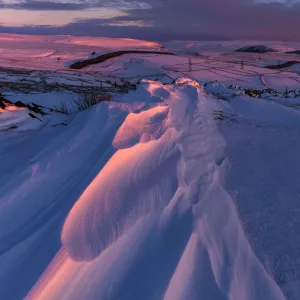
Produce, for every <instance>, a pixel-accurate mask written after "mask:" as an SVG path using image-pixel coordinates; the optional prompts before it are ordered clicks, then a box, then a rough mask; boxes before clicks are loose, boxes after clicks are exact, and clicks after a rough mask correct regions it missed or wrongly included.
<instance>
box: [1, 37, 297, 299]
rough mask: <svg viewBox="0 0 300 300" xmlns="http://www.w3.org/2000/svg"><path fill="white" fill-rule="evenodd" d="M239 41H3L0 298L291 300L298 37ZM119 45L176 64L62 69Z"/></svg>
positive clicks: (127, 62)
mask: <svg viewBox="0 0 300 300" xmlns="http://www.w3.org/2000/svg"><path fill="white" fill-rule="evenodd" d="M248 45H256V43H254V42H246V41H245V42H186V43H184V42H178V41H173V42H169V43H166V44H165V45H163V46H165V48H163V47H161V46H160V45H158V44H157V43H152V42H147V41H137V40H129V39H125V40H124V39H109V38H87V37H84V38H80V37H70V36H47V37H42V36H39V37H33V36H32V37H30V36H17V35H1V36H0V48H1V50H0V51H1V59H0V93H1V94H2V96H3V97H2V96H1V97H0V180H1V185H0V299H24V298H26V299H34V300H35V299H49V300H50V299H51V300H52V299H66V300H69V299H70V300H81V299H87V300H90V299H91V300H94V299H103V300H114V299H123V300H133V299H149V300H156V299H170V300H176V299H178V300H179V299H180V300H186V299H195V300H196V299H207V300H219V299H220V300H223V299H233V300H244V299H245V300H256V299H257V300H268V299H270V300H273V299H291V300H297V299H300V272H299V270H300V263H299V262H300V253H299V251H298V249H299V247H300V232H299V228H300V217H299V216H300V215H299V213H300V202H299V199H300V198H299V197H300V191H299V182H298V178H299V176H298V175H299V172H300V164H299V163H298V161H299V160H298V159H297V156H298V152H299V149H300V144H299V141H300V111H299V108H300V72H299V68H297V67H296V66H297V65H294V66H293V67H288V68H286V69H269V68H265V67H266V66H269V65H276V64H278V61H280V62H287V61H297V60H299V61H300V56H299V55H298V56H297V55H296V54H287V53H286V52H288V51H293V50H297V49H300V44H299V45H298V44H295V43H293V44H291V43H287V44H283V43H275V42H274V43H267V44H266V46H267V47H272V48H274V49H276V51H277V52H271V53H264V54H261V53H244V52H234V50H237V49H239V48H241V47H244V46H248ZM124 49H126V50H143V49H144V50H145V51H147V50H149V49H155V50H158V51H166V50H169V51H170V52H172V53H175V54H177V55H175V56H173V55H160V54H126V55H122V56H120V57H115V58H111V59H108V60H106V61H104V62H102V63H100V64H94V65H89V66H87V67H85V68H83V69H80V70H72V69H69V68H68V67H67V66H68V65H69V64H68V62H69V61H76V60H82V59H84V58H88V57H90V56H91V55H92V53H93V52H95V53H96V55H101V54H105V53H109V52H110V51H111V52H113V51H118V50H124ZM196 53H197V55H196ZM93 55H95V54H93ZM58 57H59V59H58ZM91 93H94V94H95V93H96V94H97V95H101V97H105V95H109V96H110V97H109V98H108V99H109V100H110V101H106V100H105V99H106V98H103V99H104V101H102V102H101V103H98V104H97V105H93V106H91V107H89V108H87V109H84V110H81V109H76V107H77V106H78V104H76V103H78V102H77V101H78V99H81V98H80V97H83V95H87V94H91ZM103 95H104V96H103ZM76 105H77V106H76ZM62 106H63V107H66V109H67V110H69V111H71V113H64V111H62V109H61V110H60V109H59V108H60V107H62Z"/></svg>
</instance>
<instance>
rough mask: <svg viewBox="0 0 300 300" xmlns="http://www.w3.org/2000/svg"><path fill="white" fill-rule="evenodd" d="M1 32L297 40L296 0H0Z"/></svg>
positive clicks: (299, 6)
mask: <svg viewBox="0 0 300 300" xmlns="http://www.w3.org/2000/svg"><path fill="white" fill-rule="evenodd" d="M0 32H7V33H23V34H71V35H84V36H111V37H127V38H142V39H150V40H156V41H161V40H217V39H219V40H220V39H222V40H232V39H256V40H257V39H262V40H263V39H264V40H283V41H300V0H144V1H139V0H51V1H45V0H0Z"/></svg>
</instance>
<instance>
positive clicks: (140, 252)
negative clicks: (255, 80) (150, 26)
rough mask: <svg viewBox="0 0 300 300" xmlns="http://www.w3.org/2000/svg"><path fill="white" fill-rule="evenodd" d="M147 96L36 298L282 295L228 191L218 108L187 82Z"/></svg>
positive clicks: (149, 85) (155, 87)
mask: <svg viewBox="0 0 300 300" xmlns="http://www.w3.org/2000/svg"><path fill="white" fill-rule="evenodd" d="M141 94H142V95H144V97H145V95H147V98H146V99H145V98H144V99H143V100H144V101H145V102H146V103H148V105H147V106H145V107H144V108H143V109H142V110H139V111H135V112H132V113H129V114H128V116H127V117H126V119H125V121H124V122H123V123H122V125H121V126H120V128H119V129H118V131H117V133H116V135H115V137H114V140H113V142H112V144H113V146H114V148H116V149H117V151H116V152H115V153H114V155H113V156H112V157H111V158H110V159H109V160H108V162H107V163H106V165H105V166H104V167H103V169H102V170H101V171H100V172H99V173H98V175H97V176H96V177H95V178H94V179H93V181H92V182H91V184H90V185H89V186H88V187H87V188H86V189H85V191H84V192H83V194H82V195H81V196H80V198H79V199H78V201H77V202H76V203H75V205H74V206H73V207H72V209H71V211H70V213H69V215H68V217H67V219H66V221H65V223H64V226H63V230H62V234H61V240H62V248H61V250H60V251H59V253H58V254H57V256H56V257H55V258H54V260H53V261H52V263H51V264H50V266H49V267H48V269H47V271H46V272H45V273H44V274H43V275H42V277H41V278H40V280H39V282H38V283H37V284H36V286H35V287H34V288H33V290H32V291H31V292H30V293H29V295H28V299H172V300H174V299H216V300H217V299H249V300H250V299H251V300H252V299H272V300H273V299H283V295H282V293H281V291H280V289H279V288H278V287H277V285H276V284H275V282H274V281H273V280H272V279H271V278H270V277H269V275H268V274H267V272H266V271H265V269H264V268H263V266H262V265H261V264H260V262H259V261H258V260H257V258H256V257H255V255H254V254H253V252H252V250H251V247H250V245H249V243H248V241H247V239H246V238H245V236H244V233H243V230H242V228H241V225H240V222H239V218H238V215H237V213H236V210H235V206H234V204H233V202H232V199H231V198H230V197H229V195H228V194H227V192H226V191H225V190H224V188H223V187H222V174H223V173H222V171H223V169H224V168H225V167H226V165H227V162H226V159H225V157H224V153H223V150H224V146H225V142H224V139H223V138H222V136H221V135H220V134H219V132H218V129H217V126H216V123H215V120H214V118H213V115H212V113H213V111H214V109H217V106H216V104H214V102H212V101H210V100H209V99H208V98H206V96H205V95H204V94H203V92H202V90H201V87H200V86H199V85H198V84H197V83H196V82H194V81H190V80H187V79H180V80H177V82H176V84H175V85H169V86H164V85H162V84H160V83H157V82H147V81H144V82H142V84H141V85H140V87H139V90H138V91H137V94H136V97H138V96H139V95H141ZM132 99H135V96H133V98H132ZM128 105H129V106H130V105H131V104H130V103H128ZM114 109H118V108H116V107H115V108H114ZM99 154H100V153H99Z"/></svg>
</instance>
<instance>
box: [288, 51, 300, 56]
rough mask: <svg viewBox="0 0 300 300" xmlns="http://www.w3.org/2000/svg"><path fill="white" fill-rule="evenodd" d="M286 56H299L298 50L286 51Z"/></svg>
mask: <svg viewBox="0 0 300 300" xmlns="http://www.w3.org/2000/svg"><path fill="white" fill-rule="evenodd" d="M286 53H287V54H298V55H300V50H294V51H288V52H286Z"/></svg>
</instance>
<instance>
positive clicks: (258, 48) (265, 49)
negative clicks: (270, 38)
mask: <svg viewBox="0 0 300 300" xmlns="http://www.w3.org/2000/svg"><path fill="white" fill-rule="evenodd" d="M235 51H236V52H249V53H269V52H277V50H275V49H273V48H269V47H267V46H264V45H257V46H246V47H242V48H240V49H237V50H235Z"/></svg>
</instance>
